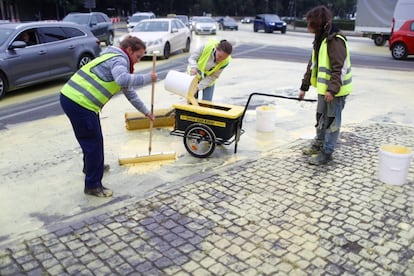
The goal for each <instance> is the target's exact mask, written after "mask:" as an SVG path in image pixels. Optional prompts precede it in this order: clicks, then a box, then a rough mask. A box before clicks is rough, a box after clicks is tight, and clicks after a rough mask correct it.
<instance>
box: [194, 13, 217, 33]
mask: <svg viewBox="0 0 414 276" xmlns="http://www.w3.org/2000/svg"><path fill="white" fill-rule="evenodd" d="M191 24H192V28H191V29H192V30H193V31H194V32H195V34H196V35H199V34H210V35H215V34H216V33H217V22H216V21H214V20H213V18H211V17H209V16H194V17H193V18H192V22H191Z"/></svg>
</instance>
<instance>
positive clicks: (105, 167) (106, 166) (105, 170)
mask: <svg viewBox="0 0 414 276" xmlns="http://www.w3.org/2000/svg"><path fill="white" fill-rule="evenodd" d="M110 168H111V166H109V164H104V172H107V171H109V169H110ZM82 172H83V173H84V174H86V169H85V167H83V169H82Z"/></svg>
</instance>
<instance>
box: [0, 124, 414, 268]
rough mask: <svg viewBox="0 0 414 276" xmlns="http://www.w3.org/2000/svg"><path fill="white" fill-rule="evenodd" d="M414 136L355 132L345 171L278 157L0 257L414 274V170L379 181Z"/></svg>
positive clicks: (49, 264)
mask: <svg viewBox="0 0 414 276" xmlns="http://www.w3.org/2000/svg"><path fill="white" fill-rule="evenodd" d="M413 137H414V128H411V127H405V126H399V125H387V124H374V125H367V126H348V127H346V128H344V130H343V133H342V135H341V139H340V144H339V147H338V149H337V151H336V152H335V155H334V158H335V160H334V162H333V163H331V164H329V165H326V166H321V167H313V166H310V165H308V164H307V162H306V159H305V157H304V156H302V155H301V154H300V148H302V147H304V146H305V142H304V141H302V140H298V141H296V142H294V143H292V144H290V145H288V146H287V147H286V148H283V149H277V150H274V151H272V152H271V153H269V154H268V155H267V156H265V157H263V158H260V159H257V160H254V161H250V162H246V163H243V164H241V165H240V164H238V165H236V166H231V167H228V168H227V169H226V170H223V171H220V172H217V173H214V174H213V175H211V176H209V177H208V178H205V179H201V180H198V181H196V182H194V183H189V184H187V185H184V186H181V187H174V188H172V189H171V188H170V189H164V190H163V189H159V190H158V191H156V193H155V194H154V196H152V197H150V198H147V199H143V200H140V201H138V202H136V203H133V204H130V205H128V206H126V207H124V208H121V209H119V210H116V211H113V212H111V213H108V214H105V215H100V216H98V217H95V218H90V219H89V220H85V221H81V222H79V223H77V224H73V225H71V226H70V227H64V228H62V229H59V230H57V231H54V232H51V233H48V234H46V235H42V236H39V237H37V238H34V239H30V240H26V241H23V242H21V243H16V244H13V245H11V246H9V247H8V248H6V249H2V250H1V251H0V275H17V274H27V275H113V274H117V275H129V274H131V275H274V274H278V275H340V274H341V275H414V242H413V241H414V227H413V226H414V223H413V221H414V212H413V210H414V204H413V203H414V185H413V182H412V179H413V176H414V171H413V169H412V167H411V168H410V170H409V176H408V179H409V180H410V182H409V183H407V184H406V185H401V186H391V185H385V184H382V183H381V182H380V181H379V180H378V179H377V176H376V173H377V166H378V159H379V157H378V148H379V146H380V145H382V144H384V143H396V144H403V145H406V146H408V147H411V148H414V139H413Z"/></svg>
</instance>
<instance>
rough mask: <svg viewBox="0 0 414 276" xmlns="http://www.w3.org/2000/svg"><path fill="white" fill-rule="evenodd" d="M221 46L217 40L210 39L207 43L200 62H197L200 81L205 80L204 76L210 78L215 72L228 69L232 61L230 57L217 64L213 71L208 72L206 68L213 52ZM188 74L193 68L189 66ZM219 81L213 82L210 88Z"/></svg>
mask: <svg viewBox="0 0 414 276" xmlns="http://www.w3.org/2000/svg"><path fill="white" fill-rule="evenodd" d="M218 44H219V42H218V41H217V40H215V39H209V40H208V42H207V43H206V45H205V46H204V49H203V52H202V53H201V55H200V57H199V59H198V61H197V67H198V73H197V77H198V80H201V79H202V78H204V76H210V75H212V74H213V73H214V72H217V71H218V70H220V69H222V68H224V67H226V66H227V65H228V64H229V63H230V60H231V56H230V55H229V56H228V57H227V58H226V59H224V60H222V61H220V62H219V63H217V64H216V65H215V66H214V67H213V68H212V69H211V70H206V66H207V61H208V59H209V58H210V56H211V52H212V51H214V48H216V46H217V45H218ZM187 69H188V70H187V71H188V72H190V70H191V68H190V66H188V68H187ZM216 81H217V80H215V81H214V82H212V83H211V84H210V85H209V86H212V85H213V84H214V83H216Z"/></svg>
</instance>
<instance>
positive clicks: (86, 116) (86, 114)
mask: <svg viewBox="0 0 414 276" xmlns="http://www.w3.org/2000/svg"><path fill="white" fill-rule="evenodd" d="M60 104H61V106H62V108H63V111H65V113H66V115H67V116H68V118H69V120H70V122H71V124H72V127H73V131H74V132H75V136H76V139H77V140H78V142H79V145H80V146H81V148H82V152H83V162H84V168H85V170H86V174H85V188H88V189H93V188H98V187H101V186H102V177H103V173H104V148H103V137H102V129H101V122H100V119H99V114H96V113H95V112H93V111H90V110H88V109H86V108H83V107H82V106H80V105H78V104H77V103H75V102H73V101H72V100H71V99H69V98H67V97H66V96H64V95H63V94H60Z"/></svg>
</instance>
